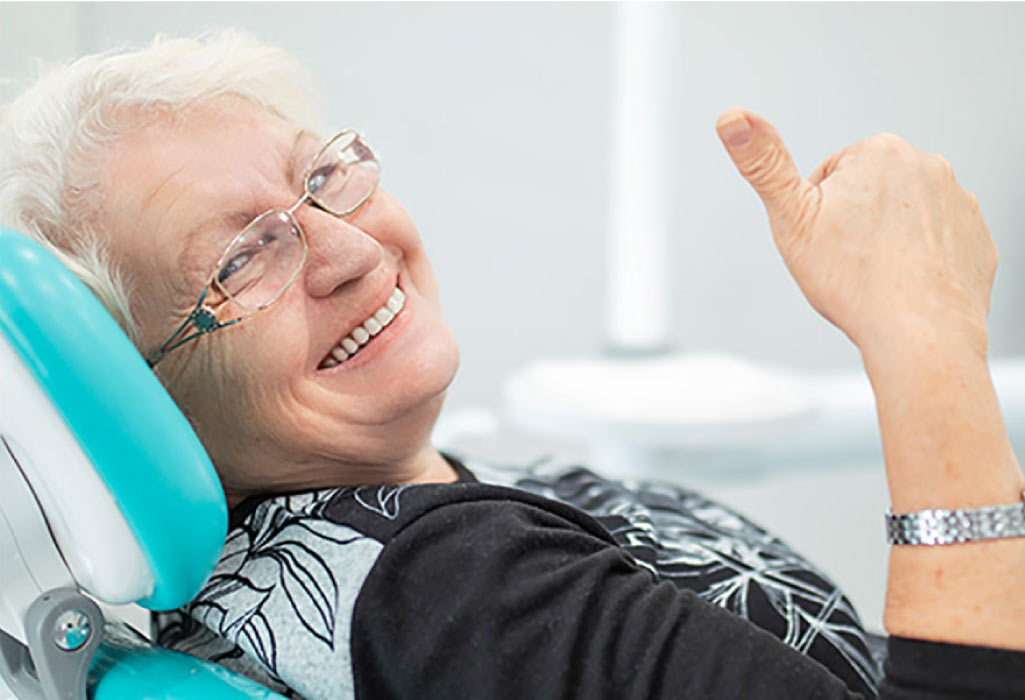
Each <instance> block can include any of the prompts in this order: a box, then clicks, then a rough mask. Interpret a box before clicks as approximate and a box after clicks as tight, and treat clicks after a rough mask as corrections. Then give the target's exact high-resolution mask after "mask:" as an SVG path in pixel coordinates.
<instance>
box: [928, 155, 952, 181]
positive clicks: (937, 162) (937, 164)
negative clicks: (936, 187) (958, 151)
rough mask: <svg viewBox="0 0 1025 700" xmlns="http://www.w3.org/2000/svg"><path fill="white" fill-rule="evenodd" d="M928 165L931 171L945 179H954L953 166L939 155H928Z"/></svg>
mask: <svg viewBox="0 0 1025 700" xmlns="http://www.w3.org/2000/svg"><path fill="white" fill-rule="evenodd" d="M928 163H929V167H930V168H931V169H932V170H933V171H935V172H937V173H939V174H941V175H943V176H946V177H951V178H952V177H954V166H953V165H951V164H950V161H949V160H947V159H946V158H944V157H943V156H941V155H940V154H939V153H929V154H928Z"/></svg>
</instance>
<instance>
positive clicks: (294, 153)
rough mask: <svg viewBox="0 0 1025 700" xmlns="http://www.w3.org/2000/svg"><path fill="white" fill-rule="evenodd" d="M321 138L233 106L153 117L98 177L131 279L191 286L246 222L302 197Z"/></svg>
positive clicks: (236, 102) (124, 141)
mask: <svg viewBox="0 0 1025 700" xmlns="http://www.w3.org/2000/svg"><path fill="white" fill-rule="evenodd" d="M318 144H319V140H318V139H317V138H316V137H315V136H314V135H312V134H310V133H309V132H306V131H304V130H302V129H301V128H299V127H298V126H296V125H294V124H291V123H289V122H286V121H284V120H282V119H281V118H279V117H277V116H275V115H273V114H271V113H269V112H267V111H265V110H263V109H261V108H259V107H256V106H254V105H252V104H251V103H249V102H247V101H245V100H241V99H231V100H224V101H221V102H219V103H215V104H210V105H206V106H203V107H195V108H193V109H190V110H189V111H188V112H187V113H184V114H176V115H166V116H161V117H159V118H155V119H153V120H151V121H149V122H147V123H146V124H145V125H143V126H141V127H139V128H138V129H135V130H133V131H131V132H130V133H128V134H126V135H125V136H123V137H122V138H120V139H119V140H118V141H116V142H115V143H114V144H113V145H112V147H111V149H110V153H109V157H108V158H107V160H106V164H105V167H104V169H103V174H102V178H101V185H100V188H101V191H102V193H103V200H104V204H103V211H104V215H105V219H106V224H107V225H106V226H105V228H106V229H107V231H108V235H109V237H110V242H111V245H112V247H113V248H114V249H115V251H116V252H117V253H118V254H119V257H121V258H122V259H123V260H124V261H125V263H126V264H128V265H129V267H131V268H132V269H133V270H134V272H135V273H136V274H138V275H151V274H158V275H159V274H168V273H170V272H172V269H174V270H176V271H177V274H178V276H179V278H180V279H181V280H182V282H183V283H184V284H185V285H186V286H188V287H190V288H194V284H195V281H194V279H195V278H196V277H200V278H201V277H203V276H205V275H207V274H209V272H210V270H209V269H207V268H209V266H210V264H211V263H210V258H211V256H213V258H214V262H215V261H216V258H217V257H218V251H220V250H223V248H224V246H226V245H227V243H228V242H229V241H230V240H231V238H232V237H233V235H234V234H235V233H237V231H239V230H241V228H242V227H244V226H245V224H246V223H248V222H249V221H251V220H252V219H253V218H255V217H256V216H258V215H259V214H261V213H262V212H264V211H266V210H267V209H269V208H272V207H275V206H282V205H286V206H287V205H288V204H290V203H291V200H293V199H294V198H295V197H296V196H298V193H300V192H301V191H302V187H301V185H300V181H301V179H302V175H303V171H304V168H305V164H306V162H307V161H308V160H309V158H311V157H312V155H313V153H314V152H315V150H316V148H317V146H318Z"/></svg>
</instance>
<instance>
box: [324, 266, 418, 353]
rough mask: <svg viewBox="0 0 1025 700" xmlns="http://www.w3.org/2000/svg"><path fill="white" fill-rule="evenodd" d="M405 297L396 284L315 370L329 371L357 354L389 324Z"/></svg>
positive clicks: (399, 311) (403, 302)
mask: <svg viewBox="0 0 1025 700" xmlns="http://www.w3.org/2000/svg"><path fill="white" fill-rule="evenodd" d="M405 302H406V295H405V293H404V292H403V291H402V290H401V289H400V288H399V286H398V283H397V282H396V285H395V287H394V288H393V289H392V290H391V292H390V293H389V295H388V297H387V298H386V299H385V300H384V301H383V302H380V303H379V304H378V306H376V307H371V310H370V311H369V312H368V313H367V315H366V318H365V319H364V320H363V321H362V322H361V323H360V324H359V325H357V326H356V327H355V328H353V329H352V330H351V331H349V332H348V333H346V334H345V335H344V336H343V337H342V338H341V339H339V340H338V341H337V342H336V343H335V344H334V345H333V346H332V347H331V350H330V351H328V353H327V355H325V356H324V358H323V359H322V360H321V361H320V364H319V365H317V369H319V370H324V369H331V368H332V367H337V366H338V365H340V364H342V363H344V362H346V361H347V360H349V359H350V358H351V357H353V356H354V355H356V354H358V353H359V352H360V350H362V349H363V347H364V346H366V345H367V344H368V343H370V342H371V341H372V340H373V338H374V337H375V336H377V334H378V333H380V332H381V331H382V330H384V328H386V327H387V326H388V325H390V324H391V322H392V321H393V320H394V319H395V317H396V316H397V315H398V314H399V313H401V312H402V309H403V308H404V306H405Z"/></svg>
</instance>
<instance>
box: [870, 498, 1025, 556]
mask: <svg viewBox="0 0 1025 700" xmlns="http://www.w3.org/2000/svg"><path fill="white" fill-rule="evenodd" d="M1007 537H1025V493H1023V494H1022V501H1020V502H1018V503H1011V504H1008V505H999V506H983V507H981V508H958V509H956V510H945V509H941V508H937V509H929V510H920V511H916V512H914V513H904V514H902V515H894V514H893V513H887V514H886V541H887V542H888V543H889V544H909V545H944V544H959V543H962V542H977V541H981V540H996V539H1004V538H1007Z"/></svg>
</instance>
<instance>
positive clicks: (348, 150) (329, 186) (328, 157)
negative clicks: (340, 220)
mask: <svg viewBox="0 0 1025 700" xmlns="http://www.w3.org/2000/svg"><path fill="white" fill-rule="evenodd" d="M380 175H381V166H380V164H378V162H377V158H376V157H375V156H374V153H373V151H371V150H370V147H369V146H367V144H366V143H365V142H364V141H363V139H362V137H360V135H359V134H357V133H356V132H354V131H346V132H343V133H341V134H339V135H338V136H336V137H335V138H334V139H333V140H332V141H331V142H330V143H329V144H328V145H327V148H325V149H324V151H323V153H321V154H320V156H319V157H318V158H317V160H315V161H314V162H313V166H312V167H311V168H310V174H309V175H308V176H307V178H306V190H307V192H309V194H310V198H311V199H313V200H314V201H315V202H316V203H317V204H319V205H320V206H322V207H323V208H325V209H327V210H328V211H330V212H331V213H333V214H335V215H336V216H345V215H346V214H349V213H352V212H354V211H356V210H357V209H358V208H359V207H360V205H361V204H363V202H365V201H366V200H367V199H368V198H369V197H370V195H371V194H372V193H373V191H374V188H375V187H377V182H378V180H379V179H380Z"/></svg>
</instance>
